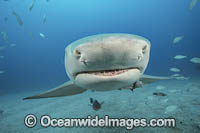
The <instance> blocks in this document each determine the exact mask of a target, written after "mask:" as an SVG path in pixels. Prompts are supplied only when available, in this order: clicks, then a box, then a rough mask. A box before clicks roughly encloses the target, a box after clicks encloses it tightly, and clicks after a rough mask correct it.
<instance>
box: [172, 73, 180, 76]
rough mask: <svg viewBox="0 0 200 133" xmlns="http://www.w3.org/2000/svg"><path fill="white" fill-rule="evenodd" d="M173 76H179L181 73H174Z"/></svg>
mask: <svg viewBox="0 0 200 133" xmlns="http://www.w3.org/2000/svg"><path fill="white" fill-rule="evenodd" d="M171 76H172V77H178V76H181V75H180V74H178V73H175V74H173V75H171Z"/></svg>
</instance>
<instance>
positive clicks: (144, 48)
mask: <svg viewBox="0 0 200 133" xmlns="http://www.w3.org/2000/svg"><path fill="white" fill-rule="evenodd" d="M146 49H147V45H145V46H144V47H143V48H142V54H145V52H146Z"/></svg>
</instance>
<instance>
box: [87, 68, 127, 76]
mask: <svg viewBox="0 0 200 133" xmlns="http://www.w3.org/2000/svg"><path fill="white" fill-rule="evenodd" d="M127 71H128V70H124V69H122V70H119V69H116V70H105V71H99V72H88V73H89V74H94V75H99V76H113V75H119V74H121V73H124V72H127Z"/></svg>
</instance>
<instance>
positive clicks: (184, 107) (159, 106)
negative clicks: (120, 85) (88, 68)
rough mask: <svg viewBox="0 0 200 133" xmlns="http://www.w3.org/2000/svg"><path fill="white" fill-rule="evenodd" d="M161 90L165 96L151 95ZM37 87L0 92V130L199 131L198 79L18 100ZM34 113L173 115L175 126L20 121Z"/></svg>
mask: <svg viewBox="0 0 200 133" xmlns="http://www.w3.org/2000/svg"><path fill="white" fill-rule="evenodd" d="M154 92H162V93H164V94H166V96H156V95H153V93H154ZM37 93H40V92H38V91H32V92H19V93H12V94H9V95H3V96H0V103H1V104H0V105H1V106H0V109H1V110H3V111H4V112H3V113H2V114H0V132H1V133H32V132H34V133H55V132H56V133H69V132H72V133H73V132H74V133H82V132H83V133H85V132H87V133H112V132H115V133H123V132H134V133H143V132H145V133H160V132H162V133H199V132H200V79H198V78H195V79H189V80H182V81H181V80H168V81H159V82H156V83H153V84H150V85H146V86H144V87H143V88H137V89H135V90H134V91H133V92H131V91H130V90H115V91H108V92H92V91H86V92H84V93H82V94H79V95H75V96H68V97H58V98H48V99H37V100H25V101H24V100H22V99H23V98H24V97H27V96H30V95H34V94H37ZM91 97H92V98H94V99H97V100H98V101H100V102H101V101H104V104H103V105H102V108H101V109H100V110H98V111H95V110H93V109H92V107H91V106H89V105H88V104H89V99H90V98H91ZM27 114H34V115H36V116H37V118H38V119H39V118H40V117H41V116H42V115H50V116H51V117H54V118H86V117H87V116H88V115H91V116H96V115H98V116H100V117H101V118H103V117H104V116H105V115H109V117H112V118H147V119H151V118H175V119H176V127H175V128H169V127H165V128H164V127H161V128H160V127H154V128H152V127H151V128H150V127H145V128H142V127H139V128H138V127H137V128H133V129H131V130H127V129H126V128H116V127H115V128H105V127H104V128H101V127H98V128H91V127H90V128H75V127H74V128H66V127H63V128H59V127H56V128H53V127H48V128H44V127H42V126H41V125H40V124H39V122H38V124H37V125H36V126H35V127H33V128H28V127H26V126H25V124H24V117H25V116H26V115H27Z"/></svg>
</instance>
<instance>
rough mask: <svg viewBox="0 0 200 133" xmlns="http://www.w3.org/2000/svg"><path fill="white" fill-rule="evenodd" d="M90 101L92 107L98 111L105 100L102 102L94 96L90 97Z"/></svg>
mask: <svg viewBox="0 0 200 133" xmlns="http://www.w3.org/2000/svg"><path fill="white" fill-rule="evenodd" d="M90 103H91V104H92V108H93V109H94V110H95V111H97V110H99V109H101V105H102V104H103V103H104V102H101V103H99V102H98V101H97V100H94V99H93V98H90Z"/></svg>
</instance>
